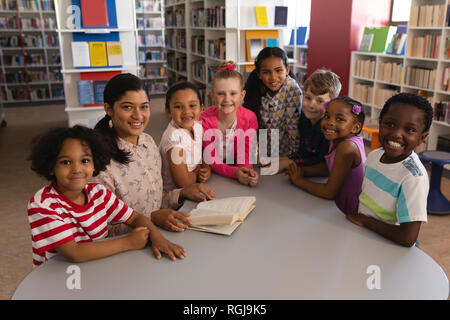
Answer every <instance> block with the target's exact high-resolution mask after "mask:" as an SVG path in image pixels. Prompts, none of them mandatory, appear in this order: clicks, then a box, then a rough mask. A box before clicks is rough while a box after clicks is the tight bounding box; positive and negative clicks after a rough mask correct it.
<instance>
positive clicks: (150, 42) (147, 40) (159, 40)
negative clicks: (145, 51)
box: [138, 33, 164, 46]
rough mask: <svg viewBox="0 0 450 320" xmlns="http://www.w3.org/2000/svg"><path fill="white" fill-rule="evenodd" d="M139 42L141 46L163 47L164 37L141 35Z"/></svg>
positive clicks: (159, 35) (156, 34)
mask: <svg viewBox="0 0 450 320" xmlns="http://www.w3.org/2000/svg"><path fill="white" fill-rule="evenodd" d="M138 41H139V45H140V46H163V45H164V37H163V35H162V34H160V33H149V34H145V35H143V34H139V35H138Z"/></svg>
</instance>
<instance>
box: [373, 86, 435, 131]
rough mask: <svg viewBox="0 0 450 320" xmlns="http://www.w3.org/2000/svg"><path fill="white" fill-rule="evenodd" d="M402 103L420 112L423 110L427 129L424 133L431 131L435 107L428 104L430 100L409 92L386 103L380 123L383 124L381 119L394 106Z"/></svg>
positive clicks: (391, 98) (381, 113)
mask: <svg viewBox="0 0 450 320" xmlns="http://www.w3.org/2000/svg"><path fill="white" fill-rule="evenodd" d="M400 103H402V104H408V105H411V106H414V107H416V108H417V109H419V110H422V111H423V112H424V119H425V123H424V125H425V127H424V129H423V132H428V131H429V130H430V127H431V122H432V121H433V107H432V106H431V104H430V102H428V100H427V99H425V98H424V97H421V96H418V95H417V94H414V93H409V92H402V93H399V94H396V95H394V96H392V97H390V98H389V99H387V100H386V102H385V103H384V106H383V109H381V112H380V118H379V122H380V123H381V119H382V118H383V116H384V115H385V114H386V112H388V110H389V108H390V107H391V106H392V105H393V104H400ZM423 132H422V133H423Z"/></svg>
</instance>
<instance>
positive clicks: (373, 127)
mask: <svg viewBox="0 0 450 320" xmlns="http://www.w3.org/2000/svg"><path fill="white" fill-rule="evenodd" d="M363 130H364V131H365V132H367V133H368V134H371V135H372V146H371V148H370V151H372V150H375V149H378V148H379V147H380V140H379V139H378V131H379V130H378V123H373V124H365V125H364V126H363Z"/></svg>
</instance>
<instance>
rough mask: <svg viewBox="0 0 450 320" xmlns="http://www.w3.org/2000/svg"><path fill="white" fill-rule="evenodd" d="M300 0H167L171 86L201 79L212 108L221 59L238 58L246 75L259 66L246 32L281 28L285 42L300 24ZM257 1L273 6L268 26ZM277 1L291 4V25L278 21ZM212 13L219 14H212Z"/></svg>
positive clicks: (269, 6) (296, 67)
mask: <svg viewBox="0 0 450 320" xmlns="http://www.w3.org/2000/svg"><path fill="white" fill-rule="evenodd" d="M297 3H298V1H295V0H284V1H283V0H273V1H271V0H260V1H257V2H256V1H250V0H203V1H198V0H197V1H194V0H186V1H173V0H166V1H165V12H164V16H165V43H166V54H167V60H168V65H167V74H168V84H169V86H170V85H172V84H173V83H175V82H177V81H181V80H188V81H191V82H193V83H194V84H197V85H198V87H199V88H200V91H201V92H202V94H203V97H204V102H205V106H206V107H208V106H209V105H210V103H211V101H209V97H208V92H209V90H210V83H211V79H212V77H213V75H214V73H215V70H216V68H217V67H218V66H219V65H220V64H221V63H222V62H224V61H234V62H235V63H236V65H237V70H238V71H240V72H241V73H243V74H244V75H246V70H248V69H249V67H250V66H253V65H254V62H253V61H248V60H247V58H246V32H248V31H269V30H276V31H277V32H278V43H279V46H280V47H284V45H285V44H287V43H288V41H286V40H289V37H290V36H291V31H292V30H293V27H294V25H295V12H296V8H297ZM255 6H266V7H267V8H268V13H269V15H268V16H269V26H258V25H257V23H256V17H255ZM275 6H287V7H288V8H289V9H288V24H287V26H275V25H274V23H273V22H274V20H273V19H274V16H273V10H274V7H275ZM270 10H272V12H271V11H270ZM208 15H209V17H214V18H208ZM194 47H195V49H194ZM303 50H307V47H306V46H305V47H304V48H303ZM297 69H298V70H303V71H304V72H305V73H306V66H300V65H298V66H295V70H297ZM294 72H295V71H294Z"/></svg>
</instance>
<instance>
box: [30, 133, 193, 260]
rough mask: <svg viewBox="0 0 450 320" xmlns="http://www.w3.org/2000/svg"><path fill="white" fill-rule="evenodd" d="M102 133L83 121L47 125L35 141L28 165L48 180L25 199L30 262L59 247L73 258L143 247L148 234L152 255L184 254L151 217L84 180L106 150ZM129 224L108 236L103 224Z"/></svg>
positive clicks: (102, 164) (101, 163) (104, 161)
mask: <svg viewBox="0 0 450 320" xmlns="http://www.w3.org/2000/svg"><path fill="white" fill-rule="evenodd" d="M103 139H105V138H104V137H103V136H100V135H99V134H98V133H97V132H95V131H93V130H91V129H88V128H86V127H83V126H74V127H73V128H58V129H52V130H49V131H48V132H47V133H45V134H44V135H43V136H41V137H39V139H38V140H37V141H36V143H35V145H34V147H33V150H32V153H31V156H30V158H29V159H30V160H31V162H32V164H31V169H32V170H34V171H36V172H37V173H38V174H39V175H41V176H44V177H45V178H47V179H48V180H49V181H51V184H50V185H48V186H46V187H44V188H42V189H40V190H39V191H38V192H37V193H36V194H35V195H34V196H33V197H32V198H31V199H30V201H29V203H28V220H29V222H30V227H31V233H32V247H33V264H34V265H35V266H38V265H40V264H42V263H44V262H45V261H47V260H48V259H49V258H50V257H52V256H54V255H55V254H57V253H59V254H61V255H63V256H64V257H65V258H67V259H68V260H70V261H72V262H82V261H88V260H93V259H97V258H102V257H106V256H110V255H113V254H116V253H119V252H123V251H127V250H135V249H142V248H144V247H145V245H146V244H147V241H148V240H150V241H151V244H152V250H153V253H154V255H155V257H156V258H157V259H160V258H161V252H164V253H166V254H168V255H169V256H170V258H172V260H175V259H176V257H178V258H181V259H183V258H184V257H185V256H186V251H185V249H184V248H183V247H181V246H179V245H177V244H174V243H171V242H170V241H168V240H167V239H166V238H164V236H163V235H162V234H161V233H160V232H159V231H158V230H157V229H156V227H155V226H154V225H153V223H152V222H151V220H150V219H149V218H147V217H145V216H144V215H141V214H139V213H137V212H135V211H134V210H133V209H132V208H129V207H128V206H127V205H126V204H125V203H124V202H123V201H121V200H120V199H119V198H117V197H116V196H115V195H114V193H112V192H111V191H109V190H108V189H106V188H105V187H104V186H103V185H101V184H98V183H89V180H90V179H91V178H92V177H93V176H96V175H97V174H98V173H99V172H100V171H102V170H104V169H105V168H106V166H107V165H108V164H109V162H110V159H111V151H110V150H108V149H107V145H108V144H105V143H103ZM115 223H125V224H127V225H129V226H131V227H133V228H134V230H133V231H131V232H130V233H129V234H128V235H127V236H126V237H123V238H117V239H110V240H107V241H99V242H96V241H95V240H99V239H103V238H106V237H107V236H108V227H107V226H108V224H115Z"/></svg>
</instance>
